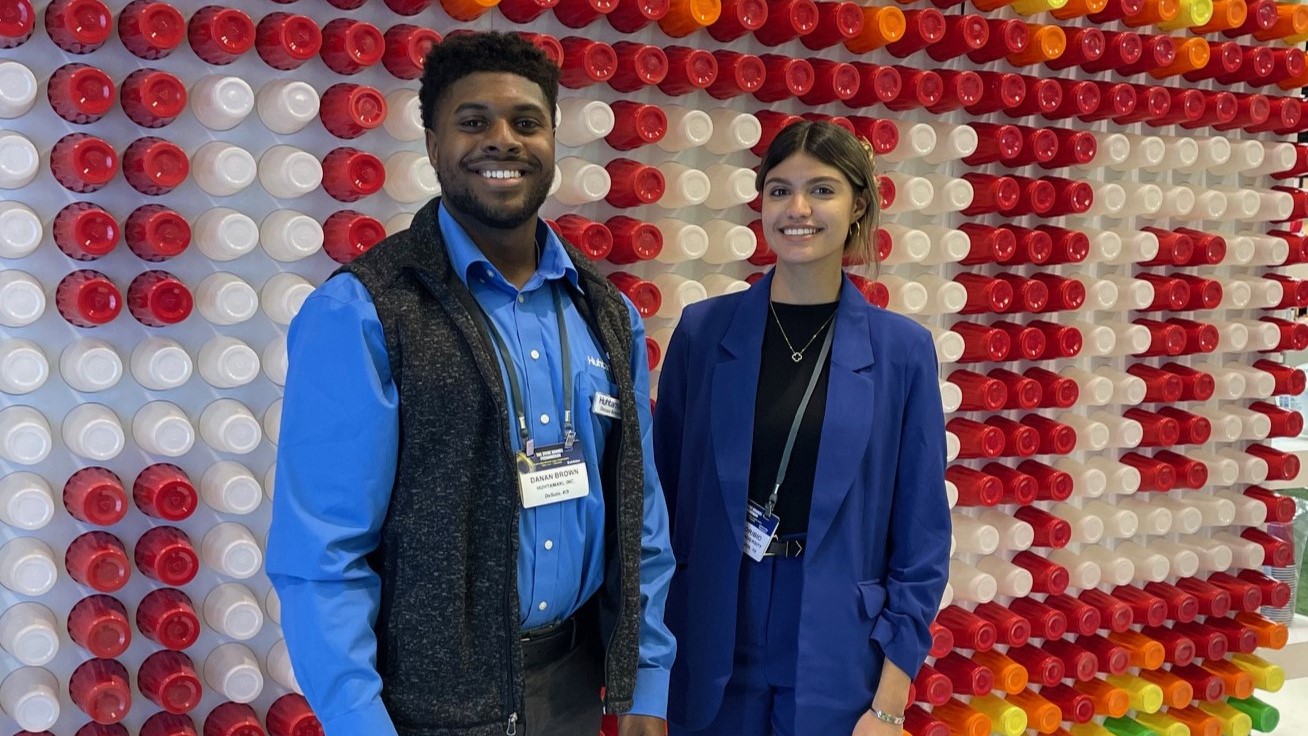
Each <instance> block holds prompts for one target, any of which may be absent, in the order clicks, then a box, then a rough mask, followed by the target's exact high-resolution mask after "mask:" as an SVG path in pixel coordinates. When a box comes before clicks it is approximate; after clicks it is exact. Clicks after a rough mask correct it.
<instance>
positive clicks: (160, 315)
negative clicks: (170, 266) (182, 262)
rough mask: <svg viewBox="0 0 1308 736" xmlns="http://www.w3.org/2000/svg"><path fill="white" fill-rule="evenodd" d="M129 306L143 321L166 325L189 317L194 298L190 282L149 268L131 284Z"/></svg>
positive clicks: (139, 319) (128, 294)
mask: <svg viewBox="0 0 1308 736" xmlns="http://www.w3.org/2000/svg"><path fill="white" fill-rule="evenodd" d="M127 306H128V309H130V310H131V312H132V316H133V317H135V318H136V319H137V321H139V322H140V323H141V324H143V325H146V326H147V327H162V326H164V325H172V324H177V323H178V322H181V321H183V320H185V319H186V318H187V317H189V316H190V314H191V308H192V307H193V306H194V300H193V298H192V296H191V292H190V290H189V289H187V288H186V285H185V284H183V283H182V282H181V281H179V280H178V279H177V277H175V276H173V275H172V274H170V273H168V272H167V271H145V272H143V273H141V274H140V275H138V276H137V277H136V278H134V279H132V283H131V284H130V285H129V286H128V288H127Z"/></svg>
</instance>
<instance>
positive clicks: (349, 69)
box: [322, 18, 430, 75]
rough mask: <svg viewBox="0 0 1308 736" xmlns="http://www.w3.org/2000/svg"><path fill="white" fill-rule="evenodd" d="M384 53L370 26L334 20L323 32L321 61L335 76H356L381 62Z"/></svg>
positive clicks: (374, 28)
mask: <svg viewBox="0 0 1308 736" xmlns="http://www.w3.org/2000/svg"><path fill="white" fill-rule="evenodd" d="M429 48H430V46H429ZM386 52H387V44H386V39H385V37H384V36H382V32H381V29H379V28H377V26H374V25H372V24H371V23H365V22H363V21H359V20H353V19H350V18H337V19H335V20H333V21H331V22H330V23H328V24H327V25H326V26H324V27H323V29H322V60H323V62H324V63H326V64H327V67H328V68H329V69H331V70H332V71H334V72H336V73H337V74H345V75H349V74H357V73H359V72H361V71H363V70H364V69H367V68H368V67H370V66H373V65H375V64H376V63H377V62H379V61H381V60H382V57H383V56H384V55H385V54H386Z"/></svg>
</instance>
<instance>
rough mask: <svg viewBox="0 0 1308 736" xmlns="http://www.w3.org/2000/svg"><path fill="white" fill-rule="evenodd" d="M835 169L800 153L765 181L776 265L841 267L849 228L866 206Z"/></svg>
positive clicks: (765, 225) (765, 204)
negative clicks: (828, 264)
mask: <svg viewBox="0 0 1308 736" xmlns="http://www.w3.org/2000/svg"><path fill="white" fill-rule="evenodd" d="M858 200H859V198H857V197H855V196H854V189H853V186H852V185H850V183H849V180H848V179H846V178H845V175H844V174H842V173H841V172H840V169H837V168H835V167H834V166H830V165H828V164H825V163H823V162H821V161H819V160H818V159H816V158H813V157H812V156H810V155H809V154H807V153H805V152H803V151H800V152H797V153H794V154H792V155H791V156H790V157H788V158H786V159H785V160H783V161H782V162H781V163H779V164H777V165H776V166H775V167H773V169H772V170H771V171H769V172H768V175H767V179H766V180H764V182H763V231H764V233H765V235H766V237H767V242H768V246H769V247H770V248H771V249H772V251H773V252H774V253H776V255H777V260H778V261H780V262H783V263H786V264H788V265H804V264H811V263H819V262H823V261H826V260H829V259H830V260H835V261H837V262H839V261H840V260H841V258H842V256H843V254H844V249H845V239H846V238H847V237H848V235H849V229H850V226H851V225H853V223H854V222H855V221H856V220H857V219H858V218H860V217H862V216H863V212H864V210H865V208H866V204H864V203H861V202H859V201H858Z"/></svg>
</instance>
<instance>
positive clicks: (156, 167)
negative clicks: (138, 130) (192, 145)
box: [123, 136, 191, 195]
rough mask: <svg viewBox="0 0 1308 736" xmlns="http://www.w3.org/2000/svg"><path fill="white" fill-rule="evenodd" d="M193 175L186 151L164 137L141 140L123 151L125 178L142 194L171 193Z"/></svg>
mask: <svg viewBox="0 0 1308 736" xmlns="http://www.w3.org/2000/svg"><path fill="white" fill-rule="evenodd" d="M190 172H191V164H190V161H189V160H188V159H187V157H186V152H185V151H183V150H182V149H181V148H180V147H178V146H177V144H175V143H173V142H171V141H166V140H164V139H162V138H156V137H153V136H146V137H144V138H137V139H136V140H135V141H133V142H132V143H131V144H130V145H128V146H127V150H126V151H124V152H123V176H124V177H126V179H127V183H128V184H130V185H132V188H133V189H135V190H136V191H138V192H140V193H141V194H148V195H159V194H167V193H168V192H171V191H172V190H173V189H175V188H177V186H178V185H180V184H181V183H182V182H184V181H186V177H187V176H189V175H190Z"/></svg>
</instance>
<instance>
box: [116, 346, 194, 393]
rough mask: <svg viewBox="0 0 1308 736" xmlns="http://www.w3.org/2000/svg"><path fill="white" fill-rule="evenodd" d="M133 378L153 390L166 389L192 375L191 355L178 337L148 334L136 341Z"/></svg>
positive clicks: (176, 385)
mask: <svg viewBox="0 0 1308 736" xmlns="http://www.w3.org/2000/svg"><path fill="white" fill-rule="evenodd" d="M131 368H132V377H133V378H135V379H136V382H137V383H139V384H141V385H142V386H144V387H145V388H148V389H150V390H151V391H167V390H169V389H173V388H177V387H178V386H181V385H183V384H185V383H186V382H187V381H188V380H190V378H191V371H192V369H193V364H192V362H191V356H190V355H188V354H187V352H186V349H185V348H183V347H182V346H181V344H180V343H178V342H177V341H176V340H172V339H169V338H166V337H149V338H146V339H145V340H142V341H141V342H139V343H137V344H136V349H134V350H133V351H132V359H131Z"/></svg>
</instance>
